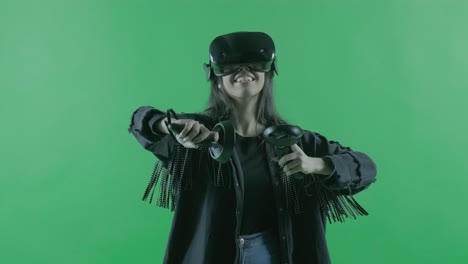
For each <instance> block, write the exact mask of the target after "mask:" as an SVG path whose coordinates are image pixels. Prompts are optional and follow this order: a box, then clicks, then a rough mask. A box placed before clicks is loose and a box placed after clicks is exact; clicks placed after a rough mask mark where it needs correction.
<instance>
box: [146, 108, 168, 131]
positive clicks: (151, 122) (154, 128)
mask: <svg viewBox="0 0 468 264" xmlns="http://www.w3.org/2000/svg"><path fill="white" fill-rule="evenodd" d="M165 117H166V114H165V113H158V112H156V113H155V114H154V115H153V116H152V117H151V119H150V120H149V122H148V124H149V127H150V130H151V133H153V134H155V135H157V136H159V137H163V136H165V135H167V134H165V133H163V132H161V131H159V130H158V128H157V124H158V122H159V121H161V120H162V119H164V118H165Z"/></svg>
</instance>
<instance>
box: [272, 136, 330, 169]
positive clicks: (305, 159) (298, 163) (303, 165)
mask: <svg viewBox="0 0 468 264" xmlns="http://www.w3.org/2000/svg"><path fill="white" fill-rule="evenodd" d="M291 150H292V152H291V153H288V154H286V155H284V156H283V157H281V159H279V161H278V160H277V159H274V160H275V161H277V162H278V165H280V166H281V167H283V171H284V172H285V173H286V175H287V176H289V175H291V174H294V173H298V172H302V173H304V174H312V173H319V172H320V171H321V170H323V168H324V166H325V161H324V160H323V159H322V158H314V157H309V156H307V155H306V154H305V153H304V151H302V149H301V148H300V147H299V146H298V145H297V144H294V145H291Z"/></svg>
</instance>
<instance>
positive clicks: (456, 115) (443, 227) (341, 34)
mask: <svg viewBox="0 0 468 264" xmlns="http://www.w3.org/2000/svg"><path fill="white" fill-rule="evenodd" d="M467 25H468V2H467V1H461V0H460V1H456V0H447V1H436V0H432V1H431V0H425V1H424V0H419V1H416V0H395V1H391V0H389V1H374V0H362V1H346V0H341V1H338V0H335V1H315V0H309V1H253V0H250V1H244V0H243V1H221V0H218V1H214V0H212V1H162V0H154V1H136V0H134V1H110V0H109V1H98V0H93V1H91V0H80V1H50V0H47V1H46V0H44V1H20V0H18V1H13V0H11V1H9V0H2V1H1V2H0V100H1V104H0V108H1V116H0V117H1V121H2V122H1V123H2V129H1V148H0V150H1V152H0V153H1V176H0V188H1V191H0V224H1V225H0V263H9V264H17V263H41V264H42V263H47V264H51V263H53V264H55V263H67V264H75V263H89V264H94V263H103V264H104V263H113V264H117V263H162V258H163V256H164V251H165V248H166V242H167V238H168V234H169V229H170V224H171V219H172V215H173V214H172V213H171V212H169V211H167V210H165V209H161V208H158V207H156V206H154V205H153V204H148V203H147V202H143V201H141V197H142V196H143V192H144V189H145V188H146V184H147V181H148V180H149V177H150V175H151V172H152V169H153V165H154V162H155V161H156V160H155V157H154V156H153V155H152V154H151V153H150V152H148V151H146V150H145V149H143V148H142V147H141V146H140V145H139V143H138V142H137V141H136V140H135V138H134V137H133V136H132V135H131V134H129V133H128V132H127V128H128V126H129V124H130V117H131V114H132V113H133V111H134V110H135V109H136V108H137V107H139V106H143V105H151V106H154V107H156V108H158V109H162V110H166V109H168V108H174V109H175V110H176V111H177V112H196V111H201V110H202V109H203V108H204V107H205V105H206V103H207V101H208V94H209V83H208V82H207V81H206V80H205V75H204V72H203V69H202V64H203V63H204V62H207V61H208V47H209V44H210V42H211V40H212V39H213V38H214V37H215V36H217V35H221V34H225V33H229V32H233V31H264V32H267V33H268V34H270V35H271V36H272V37H273V39H274V41H275V43H276V46H277V56H278V62H279V76H277V78H276V79H275V85H276V86H275V98H276V103H277V107H278V110H279V112H280V113H281V114H282V115H283V116H284V117H285V118H287V119H288V120H289V121H291V122H293V123H295V124H297V125H299V126H301V127H303V128H305V129H309V130H312V131H316V132H319V133H322V134H324V135H325V136H327V137H328V138H329V139H331V140H337V141H339V142H340V143H341V144H343V145H346V146H350V147H352V148H353V149H355V150H359V151H362V152H365V153H367V154H369V155H370V156H371V157H372V158H373V159H374V160H375V162H376V164H377V169H378V174H377V181H376V182H375V183H374V184H373V185H371V187H369V189H367V190H365V191H364V192H362V193H360V194H357V195H356V197H355V198H356V199H357V200H358V201H359V202H360V203H361V204H362V205H363V206H364V208H366V210H368V212H369V214H370V215H369V216H363V217H360V218H358V220H353V219H347V221H346V222H345V223H336V224H331V225H328V226H327V240H328V246H329V249H330V254H331V258H332V262H333V263H338V264H340V263H362V264H375V263H467V262H466V261H467V260H466V259H467V258H468V252H467V248H468V246H467V244H468V242H467V239H468V227H467V225H466V219H467V216H468V213H467V203H466V198H465V197H466V196H465V194H466V187H467V186H468V169H467V162H466V160H465V158H467V155H466V153H465V151H464V150H465V148H466V147H467V146H468V144H467V141H468V137H467V132H468V131H467V122H466V121H467V114H468V111H467V110H468V109H467V106H466V104H467V97H468V92H467V87H468V85H467V84H468V82H467V80H468V79H467V77H466V76H468V75H467V74H468V53H467V47H468V35H467V33H468V31H467Z"/></svg>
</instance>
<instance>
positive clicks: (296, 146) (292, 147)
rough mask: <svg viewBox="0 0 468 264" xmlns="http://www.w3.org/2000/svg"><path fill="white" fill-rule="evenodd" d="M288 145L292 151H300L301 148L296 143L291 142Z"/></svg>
mask: <svg viewBox="0 0 468 264" xmlns="http://www.w3.org/2000/svg"><path fill="white" fill-rule="evenodd" d="M290 147H291V150H292V151H302V149H301V148H300V147H299V146H298V145H297V144H293V145H291V146H290Z"/></svg>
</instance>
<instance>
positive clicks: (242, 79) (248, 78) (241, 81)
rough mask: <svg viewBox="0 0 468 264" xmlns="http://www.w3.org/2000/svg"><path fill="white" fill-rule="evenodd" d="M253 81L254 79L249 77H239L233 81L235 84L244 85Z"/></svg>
mask: <svg viewBox="0 0 468 264" xmlns="http://www.w3.org/2000/svg"><path fill="white" fill-rule="evenodd" d="M253 81H255V78H253V77H251V76H240V77H237V78H236V79H234V82H235V83H246V82H253Z"/></svg>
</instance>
